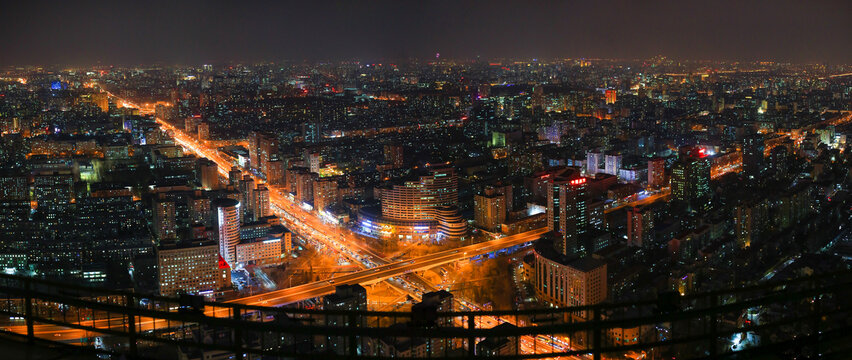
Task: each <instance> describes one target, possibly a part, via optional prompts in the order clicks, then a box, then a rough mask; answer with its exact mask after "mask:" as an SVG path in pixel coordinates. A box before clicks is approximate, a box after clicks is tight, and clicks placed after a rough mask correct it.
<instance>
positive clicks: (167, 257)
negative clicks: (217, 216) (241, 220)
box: [156, 240, 231, 296]
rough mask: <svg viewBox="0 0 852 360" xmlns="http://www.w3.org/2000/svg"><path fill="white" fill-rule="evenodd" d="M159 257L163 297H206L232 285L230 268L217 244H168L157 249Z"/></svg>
mask: <svg viewBox="0 0 852 360" xmlns="http://www.w3.org/2000/svg"><path fill="white" fill-rule="evenodd" d="M156 257H157V274H158V275H157V284H158V287H159V292H160V295H163V296H175V295H177V294H181V293H187V294H205V295H206V294H212V293H213V292H215V291H217V290H220V289H224V288H226V287H228V286H230V285H231V271H230V268H229V267H227V266H224V264H222V263H221V262H220V256H219V246H218V245H217V244H216V242H215V241H212V240H200V241H198V240H192V241H182V242H180V243H177V242H174V241H167V242H164V243H162V244H160V246H159V247H157V249H156Z"/></svg>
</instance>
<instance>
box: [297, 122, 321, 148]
mask: <svg viewBox="0 0 852 360" xmlns="http://www.w3.org/2000/svg"><path fill="white" fill-rule="evenodd" d="M302 137H303V138H304V139H305V142H306V143H308V144H314V143H318V142H320V141H321V140H322V126H321V124H320V123H319V122H318V121H308V122H306V123H303V124H302Z"/></svg>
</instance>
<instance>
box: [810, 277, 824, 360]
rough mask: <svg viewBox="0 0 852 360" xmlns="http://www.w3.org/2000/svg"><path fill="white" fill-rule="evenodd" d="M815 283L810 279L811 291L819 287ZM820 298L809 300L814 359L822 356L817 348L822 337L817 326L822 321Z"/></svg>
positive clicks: (818, 296)
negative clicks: (812, 322)
mask: <svg viewBox="0 0 852 360" xmlns="http://www.w3.org/2000/svg"><path fill="white" fill-rule="evenodd" d="M816 282H817V281H816V279H811V281H810V288H811V289H817V288H818V287H819V285H818V284H817V283H816ZM820 296H821V295H815V296H814V297H813V298H811V300H812V302H813V305H812V306H811V314H812V315H811V317H812V318H813V321H814V324H813V329H812V330H811V331H812V332H813V339H814V345H813V346H814V349H813V354H814V356H815V357H816V358H821V357H822V354H820V351H819V348H820V346H819V343H820V341H821V339H820V338H821V337H822V331H821V330H820V326H819V325H820V320H821V319H822V313H821V312H822V309H821V308H820V300H819V299H820Z"/></svg>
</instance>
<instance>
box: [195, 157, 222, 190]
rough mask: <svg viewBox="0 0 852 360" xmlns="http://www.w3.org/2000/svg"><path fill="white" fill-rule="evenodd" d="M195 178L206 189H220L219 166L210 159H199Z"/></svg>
mask: <svg viewBox="0 0 852 360" xmlns="http://www.w3.org/2000/svg"><path fill="white" fill-rule="evenodd" d="M195 179H196V182H197V183H198V184H199V185H201V187H202V188H203V189H204V190H215V189H219V167H218V166H217V165H216V163H215V162H213V161H212V160H210V159H207V158H201V159H198V161H197V162H196V165H195Z"/></svg>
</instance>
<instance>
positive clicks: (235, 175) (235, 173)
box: [228, 166, 243, 187]
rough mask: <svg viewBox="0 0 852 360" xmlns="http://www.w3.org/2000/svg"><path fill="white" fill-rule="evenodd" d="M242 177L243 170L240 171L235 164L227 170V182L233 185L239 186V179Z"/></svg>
mask: <svg viewBox="0 0 852 360" xmlns="http://www.w3.org/2000/svg"><path fill="white" fill-rule="evenodd" d="M242 179H243V172H242V171H240V168H238V167H236V166H232V167H231V171H228V184H230V185H231V186H233V187H239V186H240V180H242Z"/></svg>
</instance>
